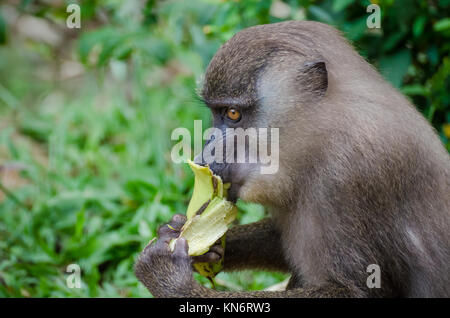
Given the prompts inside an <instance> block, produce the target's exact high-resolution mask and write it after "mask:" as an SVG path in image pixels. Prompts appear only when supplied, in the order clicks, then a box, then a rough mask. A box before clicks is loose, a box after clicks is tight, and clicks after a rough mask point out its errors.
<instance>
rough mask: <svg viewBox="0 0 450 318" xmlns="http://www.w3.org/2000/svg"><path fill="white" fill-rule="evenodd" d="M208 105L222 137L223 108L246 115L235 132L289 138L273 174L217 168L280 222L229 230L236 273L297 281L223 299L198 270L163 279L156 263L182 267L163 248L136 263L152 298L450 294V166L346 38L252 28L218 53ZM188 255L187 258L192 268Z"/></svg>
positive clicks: (320, 28)
mask: <svg viewBox="0 0 450 318" xmlns="http://www.w3.org/2000/svg"><path fill="white" fill-rule="evenodd" d="M202 96H203V98H204V100H205V102H206V103H207V105H208V106H210V107H211V109H212V112H213V116H214V123H215V126H216V127H220V128H223V127H224V126H225V125H224V123H223V121H222V119H221V118H220V111H219V110H218V109H219V108H221V107H227V106H236V107H238V108H239V109H240V110H241V111H242V114H243V117H242V118H243V119H242V121H241V122H239V124H238V125H235V126H239V127H243V128H246V127H278V128H280V169H279V171H278V172H277V173H276V174H275V175H261V174H259V173H258V169H256V168H255V166H251V165H247V164H215V165H211V167H212V169H213V170H214V171H215V172H216V173H219V174H221V175H222V177H223V178H224V179H225V181H232V184H233V186H232V189H230V195H231V196H235V197H240V198H242V199H244V200H247V201H253V202H258V203H261V204H264V205H266V206H267V207H269V209H270V211H271V213H272V216H273V219H270V220H268V221H264V222H267V223H258V224H254V225H250V226H246V228H245V230H244V228H242V229H243V230H241V229H240V228H239V227H238V228H236V229H233V230H231V231H230V233H229V235H228V239H227V241H228V242H229V245H228V247H227V250H226V251H225V265H226V269H241V268H248V267H249V266H251V267H258V268H260V267H264V268H271V269H274V267H276V268H278V269H280V270H289V271H290V272H291V273H292V274H293V278H292V280H291V283H290V284H289V290H288V291H286V292H252V293H247V294H245V295H244V294H242V293H219V292H216V291H212V290H208V289H206V288H204V287H202V286H199V285H198V284H196V283H195V282H193V280H192V277H191V276H189V275H191V272H190V271H189V270H187V271H184V273H185V274H184V275H185V276H180V277H178V278H177V277H175V276H176V275H178V274H175V273H174V271H175V272H176V271H177V269H176V268H174V267H171V268H170V271H169V270H167V268H166V269H165V270H164V269H162V265H161V266H158V265H157V264H163V263H164V262H165V263H164V264H166V265H164V266H165V267H170V266H172V265H167V264H172V263H170V262H169V263H167V258H170V257H172V256H170V253H165V254H164V253H161V251H160V252H158V250H154V251H153V252H148V253H144V254H143V256H142V257H141V260H140V261H139V262H138V264H137V275H138V277H139V278H140V279H141V280H142V281H143V282H144V284H145V285H146V286H147V287H148V288H149V289H150V291H151V292H152V293H154V294H155V295H161V296H186V295H188V296H206V297H208V296H213V297H229V296H230V297H234V296H238V297H242V296H249V297H256V296H264V297H272V296H273V297H320V296H325V297H330V296H339V297H340V296H344V295H345V296H353V297H364V296H383V297H392V296H401V297H450V156H449V154H448V153H447V151H446V150H445V149H444V147H443V146H442V144H441V142H440V140H439V138H438V136H437V134H436V133H435V131H434V130H433V128H432V127H431V126H430V125H429V123H428V122H427V121H426V120H425V119H424V118H423V117H422V115H421V114H420V113H419V112H417V111H416V109H415V108H414V107H413V106H412V105H411V104H410V103H409V101H408V100H407V99H406V98H405V97H404V96H402V95H401V94H400V93H399V92H397V91H396V90H395V89H394V88H392V87H391V86H390V85H389V84H388V83H387V82H386V81H385V80H384V79H383V78H382V77H381V76H380V75H379V74H378V72H377V71H376V70H375V69H374V68H373V67H372V66H370V65H369V64H368V63H367V62H366V61H365V60H364V59H363V58H361V57H360V56H359V55H358V54H357V53H356V51H355V50H354V49H353V48H352V47H351V46H350V45H349V44H348V43H347V41H346V40H345V39H344V38H343V37H342V36H341V35H340V34H339V32H337V31H336V30H335V29H334V28H332V27H330V26H327V25H324V24H321V23H317V22H284V23H277V24H270V25H262V26H256V27H252V28H248V29H246V30H243V31H241V32H239V33H238V34H236V35H235V36H234V37H233V38H232V39H230V40H229V41H228V42H227V43H225V44H224V45H223V46H222V47H221V48H220V50H219V51H218V52H217V54H216V55H215V56H214V58H213V60H212V61H211V63H210V65H209V66H208V69H207V72H206V75H205V83H204V86H203V90H202ZM261 224H264V225H261ZM264 233H266V234H267V235H265V234H264ZM275 234H276V235H275ZM274 237H275V238H276V239H272V238H274ZM162 254H163V255H164V256H161V257H159V256H158V255H162ZM181 254H182V253H181ZM181 254H180V255H181ZM152 255H153V256H152ZM186 255H187V254H186ZM186 255H185V256H184V258H183V257H181V256H180V259H185V260H186V261H185V263H186V262H188V263H189V262H190V261H189V258H188V257H187V256H186ZM148 259H151V260H153V262H154V264H153V267H151V268H149V267H148V265H146V264H148ZM157 259H160V262H158V261H157ZM146 260H147V261H146ZM181 263H183V262H181ZM185 263H183V264H185ZM369 264H378V265H379V266H380V268H381V288H380V289H369V288H368V287H367V286H366V279H367V277H368V275H369V273H367V272H366V268H367V266H368V265H369ZM184 266H185V265H184ZM164 275H166V276H167V277H165V278H164V279H165V280H167V281H168V282H167V284H168V285H170V284H171V283H170V281H173V280H174V279H178V280H180V279H181V281H189V284H185V285H183V286H180V285H179V284H178V285H177V287H176V288H168V289H167V292H165V291H163V288H165V287H164V286H167V284H165V285H161V284H159V282H158V280H160V279H161V278H160V277H161V276H164ZM186 275H187V276H188V277H186ZM152 277H153V278H152ZM172 287H173V286H172Z"/></svg>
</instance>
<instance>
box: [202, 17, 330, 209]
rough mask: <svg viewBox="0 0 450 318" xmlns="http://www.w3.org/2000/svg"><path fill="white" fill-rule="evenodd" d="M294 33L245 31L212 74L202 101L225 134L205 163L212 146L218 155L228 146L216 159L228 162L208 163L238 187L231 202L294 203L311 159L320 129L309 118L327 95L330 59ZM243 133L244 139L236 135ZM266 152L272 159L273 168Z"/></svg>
mask: <svg viewBox="0 0 450 318" xmlns="http://www.w3.org/2000/svg"><path fill="white" fill-rule="evenodd" d="M290 32H292V29H291V28H289V27H287V26H286V25H279V24H273V25H262V26H256V27H251V28H248V29H245V30H243V31H241V32H239V33H237V34H236V35H235V36H234V37H233V38H231V39H230V40H229V41H228V42H226V43H225V44H224V45H223V46H222V47H221V48H220V49H219V50H218V51H217V53H216V54H215V56H214V57H213V59H212V60H211V62H210V64H209V66H208V68H207V70H206V73H205V77H204V83H203V87H202V90H201V92H200V95H201V97H202V99H203V100H204V102H205V104H206V105H207V106H208V107H209V108H210V110H211V113H212V118H213V126H214V128H215V129H216V131H219V132H220V133H219V134H215V135H213V136H212V138H211V139H210V140H209V141H208V142H207V143H206V145H205V148H204V154H203V157H205V150H206V149H207V148H209V149H211V148H215V149H214V151H215V154H216V155H217V151H218V149H219V148H220V151H221V152H222V154H221V155H219V156H215V158H216V159H217V158H218V157H219V158H220V159H221V160H212V161H211V160H210V161H206V163H209V165H210V167H211V169H212V170H213V171H214V172H215V173H216V174H219V175H220V176H221V177H222V178H223V180H224V182H231V184H232V186H231V188H230V190H229V198H230V199H231V200H236V199H237V198H242V199H243V200H245V201H250V202H257V203H261V204H265V205H269V206H270V205H273V206H275V205H285V204H288V203H289V202H288V201H289V200H290V199H291V198H290V197H287V195H286V194H287V193H289V194H291V195H292V193H293V191H292V190H291V191H285V190H286V189H287V187H292V186H293V185H294V184H295V183H296V182H297V181H298V180H292V178H291V177H290V176H291V175H298V174H292V173H291V171H292V169H298V168H299V167H298V164H299V163H300V164H301V162H302V160H306V158H307V156H305V154H306V155H307V153H308V143H309V141H308V134H309V133H311V131H313V130H311V129H313V128H314V127H310V126H312V124H311V121H310V120H309V119H310V116H314V113H315V111H316V110H317V108H318V107H319V106H318V105H319V104H320V102H321V100H322V99H323V98H324V97H325V95H326V92H327V88H328V74H327V67H326V61H325V60H324V58H323V57H322V56H321V55H320V54H319V53H318V52H317V51H315V50H314V49H312V48H311V47H314V46H311V47H309V46H308V43H311V41H312V40H311V39H310V38H309V37H308V36H307V35H305V34H302V33H301V32H299V33H295V34H290ZM308 127H310V128H311V129H308ZM230 129H234V132H235V133H234V134H233V133H232V132H233V131H232V130H230ZM239 132H241V133H242V132H243V133H244V138H241V139H239V138H238V137H236V134H238V133H239ZM293 138H295V139H296V140H295V143H294V142H293V140H292V139H293ZM219 141H220V143H219ZM290 145H291V146H290ZM292 145H295V147H292ZM240 146H241V147H242V148H239V147H240ZM299 146H300V147H299ZM252 147H253V148H252ZM264 148H265V149H264ZM230 149H231V150H230ZM239 149H245V151H244V154H239V153H237V152H238V150H239ZM252 149H253V150H256V156H255V152H254V151H252ZM261 151H264V154H266V157H267V155H269V154H270V155H269V156H270V160H269V161H270V162H268V160H265V161H264V160H262V158H261V154H262V153H261ZM239 157H241V159H242V158H244V157H245V160H239ZM203 159H204V158H203ZM222 159H223V160H222ZM252 159H253V160H252ZM266 159H267V158H266ZM274 161H277V162H274ZM203 162H204V163H205V160H204V161H203ZM304 164H307V163H304ZM264 169H265V170H264ZM278 180H283V182H279V181H278ZM286 180H288V181H286ZM289 180H290V182H289Z"/></svg>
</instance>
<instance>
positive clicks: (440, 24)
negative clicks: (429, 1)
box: [433, 18, 450, 32]
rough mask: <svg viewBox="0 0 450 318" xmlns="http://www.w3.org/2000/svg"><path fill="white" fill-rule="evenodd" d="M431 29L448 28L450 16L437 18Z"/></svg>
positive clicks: (444, 29) (440, 29)
mask: <svg viewBox="0 0 450 318" xmlns="http://www.w3.org/2000/svg"><path fill="white" fill-rule="evenodd" d="M433 29H434V30H435V31H437V32H442V31H446V30H450V18H445V19H442V20H439V21H438V22H436V23H435V24H434V25H433Z"/></svg>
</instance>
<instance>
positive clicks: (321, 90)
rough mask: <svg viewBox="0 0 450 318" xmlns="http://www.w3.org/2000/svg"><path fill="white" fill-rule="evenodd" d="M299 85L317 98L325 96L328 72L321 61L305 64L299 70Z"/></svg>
mask: <svg viewBox="0 0 450 318" xmlns="http://www.w3.org/2000/svg"><path fill="white" fill-rule="evenodd" d="M301 73H302V76H301V82H302V83H301V84H302V85H303V87H304V88H305V89H306V90H308V91H309V92H312V93H314V94H316V95H318V96H323V95H325V92H326V91H327V88H328V71H327V67H326V65H325V62H324V61H322V60H319V61H312V62H306V63H305V64H303V66H302V68H301Z"/></svg>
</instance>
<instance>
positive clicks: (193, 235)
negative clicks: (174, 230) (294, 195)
mask: <svg viewBox="0 0 450 318" xmlns="http://www.w3.org/2000/svg"><path fill="white" fill-rule="evenodd" d="M188 164H189V166H190V167H191V169H192V171H193V172H194V175H195V181H194V191H193V194H192V198H191V200H190V202H189V205H188V208H187V211H186V217H187V221H186V223H185V224H184V226H183V227H182V229H181V233H180V237H183V238H185V239H186V240H187V242H188V245H189V252H188V253H189V255H191V256H198V255H203V254H204V253H206V252H208V250H209V248H210V247H211V246H212V245H213V244H214V243H216V242H217V241H218V240H220V242H221V245H222V247H223V248H224V249H225V233H226V231H227V230H228V226H229V225H230V224H231V223H232V222H233V221H234V220H235V219H236V215H237V207H236V206H235V205H234V204H233V203H231V202H230V201H227V199H226V196H227V190H228V188H229V187H230V184H229V183H227V184H223V182H222V179H221V178H220V177H219V176H216V175H214V174H213V172H212V171H211V169H209V167H208V166H200V165H197V164H195V163H194V162H192V161H189V162H188ZM175 241H176V239H174V240H172V241H171V242H170V244H169V246H170V248H171V249H172V250H173V248H174V247H175ZM222 267H223V256H222V259H221V260H219V261H218V262H215V263H195V264H194V268H195V269H196V271H197V272H198V273H199V274H200V275H202V276H204V277H206V278H208V279H209V280H210V281H211V282H212V283H213V284H214V282H213V281H212V279H213V278H214V277H215V276H216V274H217V273H218V272H220V271H221V269H222Z"/></svg>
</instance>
